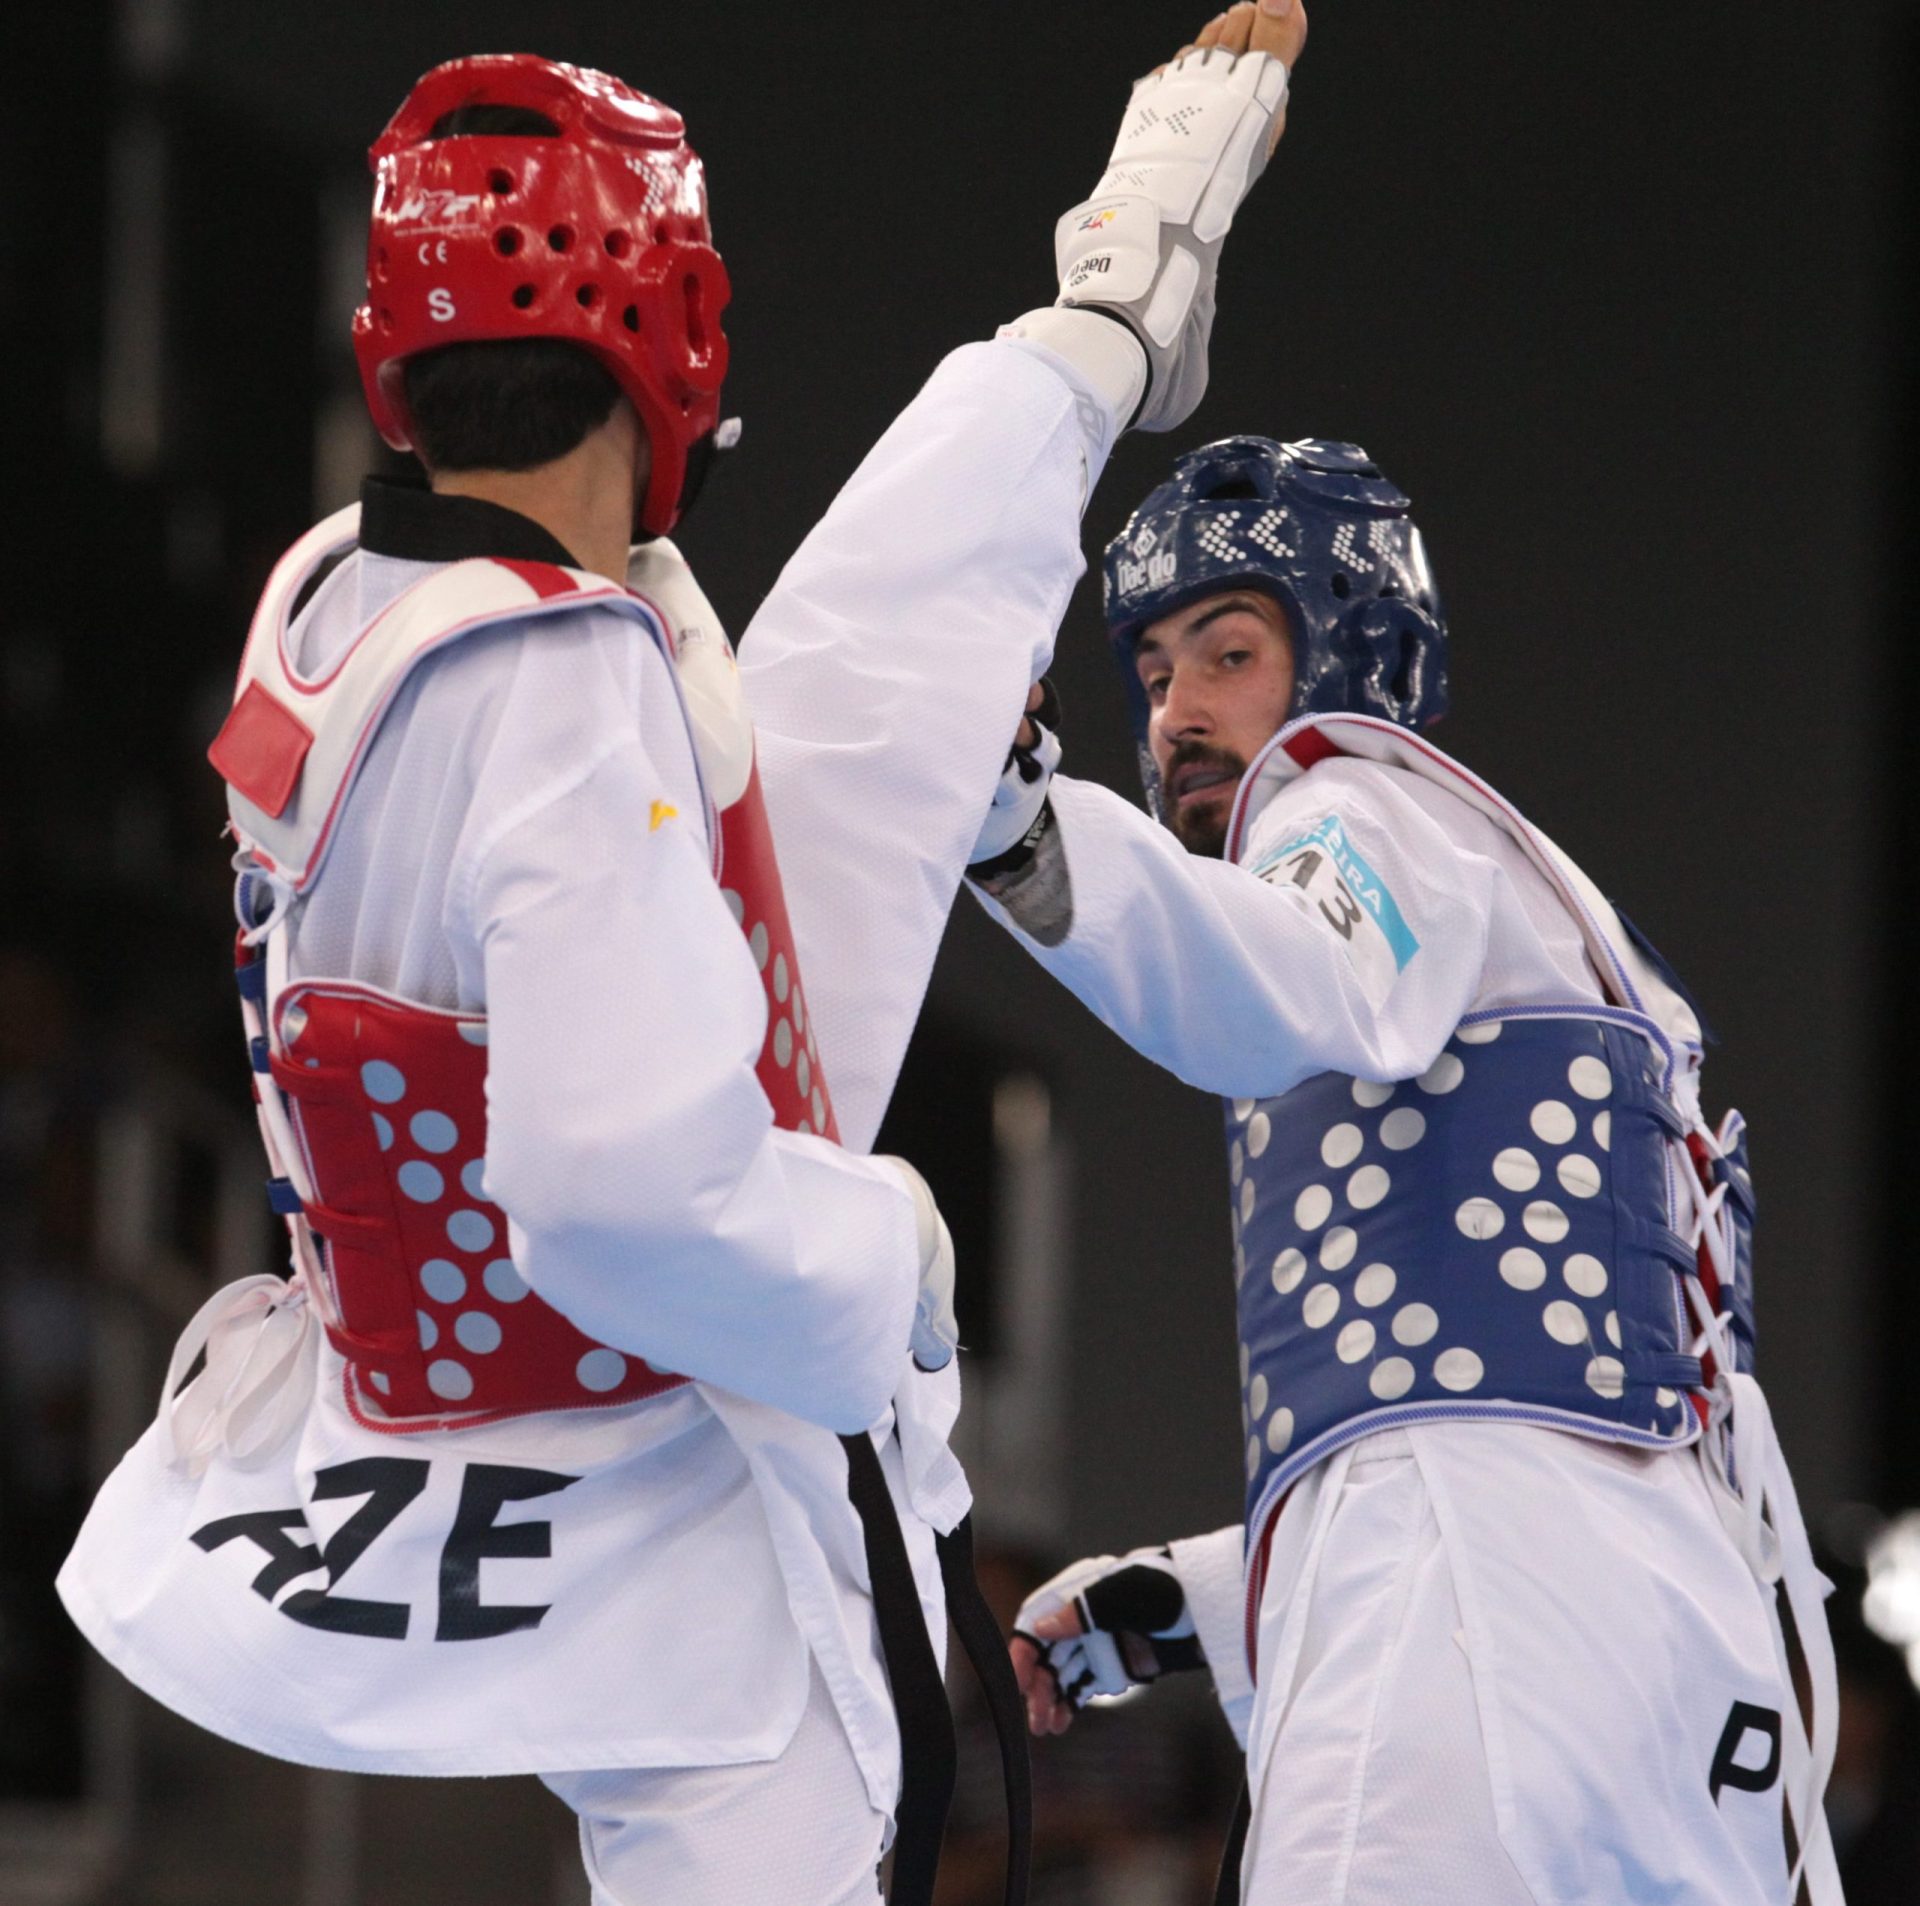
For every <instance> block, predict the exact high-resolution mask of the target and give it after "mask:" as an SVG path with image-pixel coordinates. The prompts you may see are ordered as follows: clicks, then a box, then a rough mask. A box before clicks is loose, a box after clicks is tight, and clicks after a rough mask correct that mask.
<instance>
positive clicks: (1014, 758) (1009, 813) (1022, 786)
mask: <svg viewBox="0 0 1920 1906" xmlns="http://www.w3.org/2000/svg"><path fill="white" fill-rule="evenodd" d="M1040 688H1041V692H1042V700H1041V703H1040V706H1039V707H1038V708H1036V709H1034V710H1033V712H1032V713H1031V714H1029V715H1028V716H1027V717H1026V719H1027V720H1028V721H1030V722H1032V724H1033V726H1034V729H1035V731H1036V735H1037V739H1036V740H1035V742H1034V744H1033V746H1032V747H1031V748H1023V747H1021V746H1020V744H1019V742H1018V741H1016V742H1015V743H1014V745H1013V746H1012V747H1011V748H1009V749H1008V750H1007V765H1006V766H1005V767H1004V768H1002V769H1001V771H1000V780H999V783H998V784H997V785H996V786H995V788H994V790H993V805H992V806H991V807H990V808H988V809H987V818H986V820H985V821H984V822H983V823H982V825H981V828H980V835H979V838H978V839H977V840H976V841H975V842H974V843H973V852H972V853H970V854H969V855H968V856H967V865H968V866H969V867H977V866H979V864H980V863H981V862H982V861H990V860H998V859H999V858H1000V857H1001V856H1002V855H1004V854H1010V853H1012V852H1013V850H1014V849H1015V848H1016V847H1019V846H1020V845H1021V844H1022V843H1023V842H1024V841H1025V840H1026V838H1027V836H1028V835H1029V834H1031V833H1032V832H1033V830H1034V829H1035V827H1036V826H1038V825H1039V821H1040V811H1041V809H1042V808H1044V807H1045V806H1046V804H1047V789H1048V788H1049V787H1050V786H1051V785H1052V782H1053V771H1054V769H1056V768H1057V767H1059V765H1060V735H1059V727H1060V697H1059V695H1058V694H1057V693H1055V691H1054V686H1053V683H1052V681H1051V680H1050V679H1049V678H1047V677H1045V676H1042V677H1041V680H1040Z"/></svg>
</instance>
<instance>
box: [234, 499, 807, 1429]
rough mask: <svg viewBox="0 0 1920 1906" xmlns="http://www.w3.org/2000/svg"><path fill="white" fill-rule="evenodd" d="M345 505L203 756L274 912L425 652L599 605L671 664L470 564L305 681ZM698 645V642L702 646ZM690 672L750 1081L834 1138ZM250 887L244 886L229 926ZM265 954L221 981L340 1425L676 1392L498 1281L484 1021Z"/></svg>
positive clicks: (439, 1419)
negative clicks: (757, 1010)
mask: <svg viewBox="0 0 1920 1906" xmlns="http://www.w3.org/2000/svg"><path fill="white" fill-rule="evenodd" d="M354 515H355V513H354V512H342V515H341V517H339V518H333V519H329V521H328V522H326V523H323V524H321V525H320V526H319V528H318V529H316V530H315V531H313V532H311V533H310V534H309V536H308V537H306V538H304V539H303V540H302V542H301V543H299V544H296V545H295V547H294V549H293V550H291V551H290V552H289V553H288V555H287V557H286V558H285V559H283V561H282V563H281V565H280V568H279V569H278V570H276V572H275V574H274V577H273V579H272V580H271V581H270V582H269V584H268V588H267V592H266V595H265V596H264V597H263V599H262V602H261V606H260V611H259V613H258V615H257V616H256V618H255V623H254V628H253V631H252V634H251V636H250V638H249V641H248V647H247V656H246V659H245V661H244V662H243V664H242V668H241V675H240V684H239V689H238V692H237V693H236V696H235V703H234V712H233V714H232V716H231V717H230V718H229V720H228V722H227V724H226V726H225V727H224V728H223V729H222V730H221V733H220V736H219V738H218V739H217V740H216V741H215V743H214V746H213V748H212V750H211V751H210V753H211V757H212V759H213V762H214V765H215V766H216V767H217V768H219V770H220V772H221V774H222V776H223V777H224V778H225V779H226V781H227V783H228V786H229V790H230V805H231V809H232V813H233V819H234V829H235V832H236V834H237V835H238V836H239V838H240V840H241V842H242V845H243V846H244V847H245V848H246V850H247V853H248V855H249V856H250V857H251V859H252V860H253V861H254V862H255V863H257V865H258V866H259V867H260V868H261V869H263V870H265V871H266V872H267V873H269V874H271V875H272V876H274V882H275V884H276V885H278V886H279V887H281V888H282V889H283V890H286V889H290V890H291V892H292V894H293V895H294V896H295V897H296V898H297V897H298V896H299V895H301V894H302V893H304V892H305V891H307V890H309V889H310V888H311V886H312V883H313V881H314V880H315V879H316V878H317V877H318V875H319V872H320V870H321V867H322V866H323V864H324V860H325V855H326V849H327V846H328V843H329V841H330V839H331V836H332V833H333V830H334V827H335V825H336V823H337V821H338V818H339V815H340V813H341V812H342V811H343V809H344V806H345V803H346V800H347V799H348V798H349V797H350V794H351V789H352V782H353V778H354V774H355V771H356V770H357V767H358V765H359V762H360V761H361V760H362V759H363V758H364V756H365V752H366V748H367V746H368V744H369V743H370V742H371V740H372V736H373V733H374V731H375V730H376V729H377V727H378V724H379V721H380V718H381V715H382V714H383V713H384V710H385V709H386V707H387V706H388V705H390V703H391V700H392V696H393V693H394V691H395V690H396V689H397V688H398V687H399V685H400V682H401V681H402V680H403V679H404V678H405V676H406V674H407V673H408V672H409V671H410V670H411V668H412V667H413V666H414V664H415V663H416V662H418V661H419V660H420V659H421V658H423V657H424V656H425V655H427V654H429V653H431V652H433V650H435V649H436V648H438V647H440V646H442V645H443V644H444V643H445V642H446V641H448V640H451V639H455V638H457V637H458V636H460V635H464V634H467V633H470V632H472V631H473V630H475V629H477V628H480V627H484V626H486V625H487V624H489V623H494V622H499V621H503V620H509V619H511V620H515V621H520V622H523V623H524V622H526V621H530V620H538V619H544V618H545V617H546V616H549V615H555V614H565V613H569V612H577V611H578V610H579V609H581V608H582V607H585V606H588V605H592V606H595V607H601V608H606V607H609V606H611V607H614V608H616V609H617V610H618V612H620V613H625V614H630V615H632V616H634V617H635V619H636V620H638V621H639V622H641V623H642V624H643V626H644V627H645V628H646V630H647V632H648V634H649V635H650V637H651V638H652V639H653V640H654V641H655V642H657V643H658V644H659V645H660V647H661V649H662V651H663V653H665V654H666V655H667V656H668V657H669V659H670V660H672V661H674V662H675V663H676V665H678V664H679V663H680V661H681V655H680V653H679V648H678V646H677V645H676V643H675V640H674V635H673V632H672V631H671V630H670V629H669V628H668V626H667V623H666V619H665V618H664V617H663V616H661V615H659V614H658V613H657V612H654V611H653V610H652V609H651V607H650V605H646V604H643V603H642V602H641V601H640V600H639V599H638V598H636V597H634V596H632V595H630V594H628V593H627V592H626V591H624V590H620V589H617V588H616V587H615V586H614V585H613V584H611V583H608V582H604V581H602V580H599V579H596V578H592V577H588V576H584V575H581V574H580V573H579V572H575V571H570V570H566V569H561V568H558V567H554V566H551V565H546V564H530V563H512V564H507V563H497V562H489V561H476V562H466V563H458V564H454V565H450V566H449V568H448V569H446V570H443V571H439V572H437V573H436V574H434V575H433V576H430V577H428V578H427V579H426V580H425V581H423V582H422V583H420V584H417V585H416V586H415V587H414V588H413V589H411V590H409V591H407V592H406V593H405V594H404V595H403V596H402V597H400V598H399V599H398V600H397V601H396V602H395V603H394V604H392V605H391V606H390V607H389V609H388V610H387V611H386V612H385V613H384V614H383V615H382V616H381V617H379V618H377V619H376V621H375V623H373V624H372V625H370V626H369V628H368V629H367V630H366V631H364V632H363V633H362V635H361V636H360V637H359V638H358V639H357V641H356V643H355V645H354V648H353V650H352V651H351V652H350V653H349V655H348V657H347V658H346V659H345V660H344V661H343V662H342V663H341V664H340V666H339V667H338V668H336V669H335V671H334V672H333V674H332V675H330V676H329V677H328V678H327V679H326V680H325V681H324V682H320V683H314V682H311V681H306V680H303V679H302V678H300V677H298V676H297V675H296V674H295V673H294V671H293V669H292V667H291V664H290V661H289V658H288V654H287V647H286V627H287V610H288V607H289V605H290V604H291V602H292V601H293V600H294V599H295V597H296V596H297V594H298V591H299V589H300V587H301V585H302V584H303V583H304V581H305V580H306V578H307V577H308V576H310V575H311V574H312V573H313V572H314V571H315V570H316V569H317V568H318V566H319V564H320V563H321V562H322V561H324V560H325V559H326V557H327V556H328V555H330V554H332V553H334V552H335V551H337V550H338V549H339V548H341V547H342V546H343V544H344V543H345V542H347V541H349V540H350V539H351V535H352V532H353V529H354V528H356V527H357V521H353V522H349V521H348V520H346V519H349V518H352V517H354ZM342 531H344V532H345V534H344V535H343V534H342V533H341V532H342ZM704 633H705V634H706V639H707V641H708V642H709V643H711V642H712V641H713V640H716V639H721V640H723V638H718V637H717V631H711V632H704ZM528 639H530V640H538V635H537V633H533V634H530V635H529V637H528ZM697 666H698V667H699V668H700V669H701V670H702V680H701V682H700V684H699V692H698V693H697V694H695V693H691V692H689V693H688V694H687V697H686V699H687V700H688V702H689V704H690V709H689V712H690V720H691V725H692V727H693V731H694V735H695V743H696V753H697V755H698V756H699V758H700V761H701V766H702V774H703V781H704V783H705V786H706V790H707V794H708V799H709V814H708V820H709V827H710V830H711V833H712V838H713V840H714V842H715V854H714V872H715V877H716V879H718V880H720V881H721V882H722V883H723V891H724V894H725V897H726V900H727V903H728V906H729V908H730V910H731V911H732V912H733V914H734V917H735V918H736V919H737V920H738V921H739V923H740V927H741V931H742V932H743V933H744V934H745V935H746V937H747V941H748V944H749V946H750V948H751V949H752V952H753V954H754V958H755V961H756V963H757V964H758V966H759V969H760V973H761V979H762V983H763V984H764V985H765V987H766V989H767V1003H768V1025H767V1037H766V1042H765V1045H764V1046H763V1047H762V1050H761V1054H760V1059H759V1064H758V1076H759V1079H760V1083H761V1086H762V1089H763V1090H764V1091H765V1092H766V1094H767V1097H768V1099H769V1101H770V1102H771V1104H772V1108H773V1115H774V1121H775V1123H776V1124H777V1125H779V1126H782V1127H784V1128H785V1129H787V1130H792V1131H803V1132H804V1131H813V1132H818V1133H821V1134H822V1135H823V1136H826V1137H829V1138H836V1137H837V1136H838V1133H837V1130H836V1127H835V1125H834V1119H833V1109H832V1106H831V1103H830V1102H829V1100H828V1097H827V1089H826V1082H825V1079H824V1078H823V1077H822V1075H821V1072H820V1066H819V1053H818V1048H817V1046H816V1044H815V1041H814V1035H813V1029H812V1026H811V1024H810V1023H809V1021H808V1019H807V1016H806V1005H805V1000H804V997H803V994H802V990H801V985H800V976H799V967H798V959H797V955H796V952H795V948H794V943H793V931H792V927H791V924H790V923H789V920H788V917H787V909H786V902H785V899H784V897H783V895H782V892H781V886H780V872H779V866H778V863H777V861H776V859H775V856H774V848H773V836H772V833H771V830H770V828H769V826H768V821H767V813H766V803H765V801H764V799H763V797H762V794H761V788H760V781H759V774H758V770H757V768H755V767H754V766H753V764H752V739H751V730H750V728H748V727H747V726H746V725H745V714H744V710H743V709H742V708H741V707H740V705H739V702H738V697H737V695H734V696H731V697H729V695H728V692H727V686H728V684H729V683H730V681H731V664H730V658H727V657H724V656H716V655H715V653H714V652H713V651H712V649H711V648H710V647H709V648H708V649H707V650H706V651H705V653H704V654H702V655H700V656H699V657H698V660H697ZM716 669H717V674H716ZM728 797H731V798H730V799H729V798H728ZM722 803H724V805H722ZM249 878H250V876H248V875H245V874H243V879H242V891H243V903H242V904H243V918H245V917H247V906H248V901H247V898H246V894H247V885H248V880H249ZM276 954H277V935H276V934H275V933H273V932H268V933H266V934H264V935H262V934H260V933H259V932H258V931H255V932H251V933H250V932H243V934H242V936H241V946H240V957H239V978H240V989H241V997H242V1005H243V1011H244V1013H245V1015H246V1018H247V1025H248V1032H249V1035H250V1044H251V1048H252V1053H253V1061H254V1067H255V1082H254V1091H255V1099H256V1102H257V1104H258V1106H259V1110H260V1115H261V1127H262V1132H263V1136H264V1137H265V1139H266V1143H267V1150H268V1154H269V1157H270V1159H271V1160H272V1162H273V1164H274V1166H275V1170H276V1172H277V1173H278V1174H279V1175H278V1176H277V1177H276V1179H275V1181H274V1196H275V1205H276V1208H277V1209H279V1210H281V1211H282V1212H283V1213H284V1215H285V1216H286V1218H287V1222H288V1227H289V1230H290V1231H291V1233H292V1237H293V1244H294V1258H295V1263H296V1266H297V1267H298V1269H299V1272H300V1275H301V1277H302V1279H303V1281H304V1283H305V1284H306V1287H307V1290H308V1292H309V1295H310V1297H311V1299H312V1301H313V1302H314V1304H315V1306H316V1308H317V1310H318V1312H319V1314H320V1316H321V1319H322V1321H323V1323H324V1325H325V1328H326V1332H327V1337H328V1340H329V1341H330V1342H331V1343H332V1345H333V1347H334V1348H335V1349H336V1350H337V1351H338V1352H339V1353H340V1354H341V1355H342V1356H343V1357H344V1358H346V1360H347V1365H348V1381H347V1401H348V1404H349V1407H350V1408H352V1410H353V1412H354V1414H355V1415H356V1417H358V1418H359V1419H360V1420H361V1421H362V1422H364V1423H367V1424H368V1425H369V1426H370V1427H374V1428H381V1429H389V1430H394V1431H410V1430H419V1429H428V1428H443V1427H446V1426H447V1425H448V1423H449V1421H452V1422H456V1423H459V1424H471V1423H474V1422H479V1421H489V1420H493V1419H495V1418H498V1417H502V1416H510V1415H517V1414H522V1413H525V1412H529V1411H536V1410H558V1409H580V1408H590V1407H601V1406H607V1405H612V1404H621V1403H630V1402H634V1401H637V1400H639V1399H641V1398H644V1397H649V1396H654V1395H657V1394H659V1393H661V1392H662V1391H665V1390H668V1389H672V1388H675V1387H677V1386H678V1385H680V1384H682V1383H684V1382H685V1381H686V1379H685V1378H684V1377H681V1376H677V1375H675V1374H673V1373H672V1372H669V1371H662V1370H656V1369H654V1368H653V1367H652V1366H651V1365H649V1364H647V1363H646V1362H645V1361H644V1360H642V1359H640V1358H638V1357H636V1356H633V1355H632V1354H631V1353H629V1352H624V1351H620V1350H617V1349H614V1348H613V1347H612V1346H610V1345H607V1344H602V1343H599V1342H597V1341H595V1340H594V1339H593V1338H591V1337H589V1336H587V1335H585V1334H584V1333H583V1332H581V1331H579V1330H577V1329H576V1328H575V1327H574V1326H573V1325H572V1324H571V1323H569V1322H568V1321H567V1319H566V1318H565V1317H564V1316H562V1315H561V1313H560V1312H559V1311H557V1310H555V1309H554V1308H553V1307H552V1306H551V1305H549V1304H547V1303H545V1302H544V1301H542V1299H541V1298H540V1297H539V1296H537V1295H536V1294H534V1293H533V1292H532V1291H530V1290H529V1289H528V1287H527V1285H526V1284H525V1282H524V1281H523V1280H522V1279H521V1277H520V1275H519V1273H518V1271H517V1270H516V1269H515V1267H514V1263H513V1259H512V1257H511V1254H510V1252H509V1248H508V1241H507V1222H506V1216H505V1214H504V1213H503V1212H502V1211H501V1210H500V1208H499V1207H498V1206H497V1205H495V1204H494V1203H492V1202H491V1201H490V1200H489V1199H488V1198H487V1196H486V1195H485V1193H484V1191H483V1189H482V1173H483V1168H484V1167H483V1161H484V1158H485V1151H486V1129H487V1125H486V1076H487V1050H486V1042H487V1028H486V1021H485V1019H484V1018H483V1017H481V1016H479V1015H476V1014H470V1013H459V1012H449V1011H444V1010H440V1009H436V1008H433V1007H428V1006H423V1005H420V1004H418V1003H416V1002H413V1001H410V1000H404V999H400V998H396V997H394V996H393V995H391V994H387V993H383V992H380V991H379V990H377V989H375V988H371V987H367V986H364V985H361V984H358V983H356V982H353V981H347V980H327V979H313V980H301V981H298V982H294V983H292V984H283V983H281V978H280V971H279V969H281V968H282V967H283V964H284V962H283V960H282V959H281V958H279V957H276Z"/></svg>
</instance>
